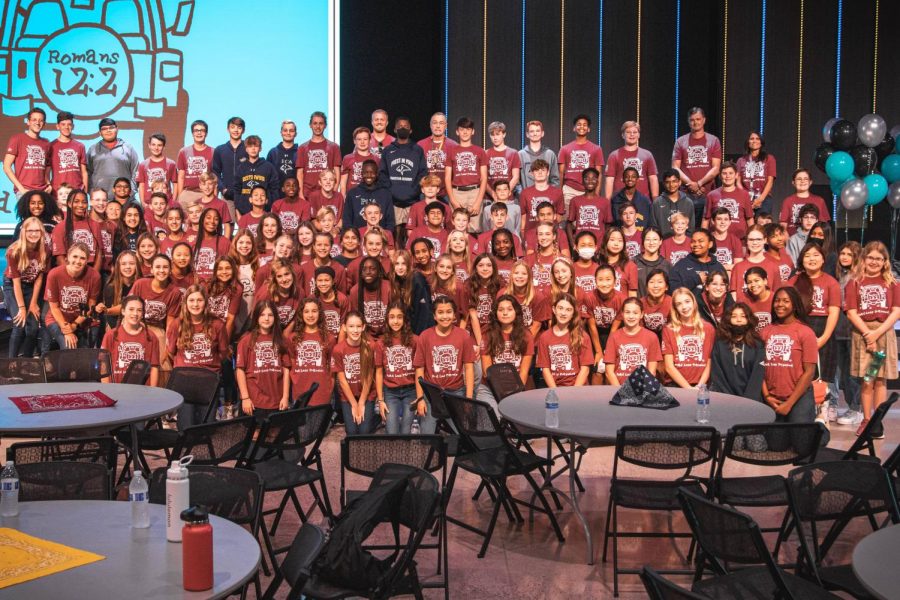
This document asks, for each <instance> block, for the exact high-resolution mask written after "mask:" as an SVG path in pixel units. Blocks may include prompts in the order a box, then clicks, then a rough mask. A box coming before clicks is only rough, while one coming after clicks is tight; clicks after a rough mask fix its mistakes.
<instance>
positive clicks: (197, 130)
mask: <svg viewBox="0 0 900 600" xmlns="http://www.w3.org/2000/svg"><path fill="white" fill-rule="evenodd" d="M191 131H193V132H194V133H206V130H205V129H192V130H191Z"/></svg>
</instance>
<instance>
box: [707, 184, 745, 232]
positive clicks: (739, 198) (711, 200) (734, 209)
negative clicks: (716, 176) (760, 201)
mask: <svg viewBox="0 0 900 600" xmlns="http://www.w3.org/2000/svg"><path fill="white" fill-rule="evenodd" d="M717 208H727V209H728V213H729V214H730V215H731V225H730V226H729V227H728V233H731V234H733V235H734V236H736V237H737V238H738V239H741V240H742V239H744V238H745V237H747V219H752V218H753V207H752V206H751V204H750V193H749V192H747V190H742V189H741V188H739V187H736V188H734V189H733V190H732V191H730V192H726V191H725V190H724V189H723V188H716V189H714V190H712V191H711V192H710V193H708V194H707V195H706V208H705V209H704V212H703V218H704V219H710V225H709V228H710V229H712V222H711V221H712V218H713V217H712V214H713V211H714V210H716V209H717Z"/></svg>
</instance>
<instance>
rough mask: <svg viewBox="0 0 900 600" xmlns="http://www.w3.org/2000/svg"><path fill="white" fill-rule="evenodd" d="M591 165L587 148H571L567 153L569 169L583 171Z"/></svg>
mask: <svg viewBox="0 0 900 600" xmlns="http://www.w3.org/2000/svg"><path fill="white" fill-rule="evenodd" d="M590 166H591V155H590V154H589V153H588V151H587V150H572V154H570V155H569V169H570V170H572V169H574V170H576V171H584V170H585V169H587V168H588V167H590Z"/></svg>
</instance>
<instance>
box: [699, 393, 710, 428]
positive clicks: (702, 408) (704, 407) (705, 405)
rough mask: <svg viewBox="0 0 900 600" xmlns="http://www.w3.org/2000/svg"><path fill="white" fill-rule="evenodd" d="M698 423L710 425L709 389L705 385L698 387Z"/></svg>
mask: <svg viewBox="0 0 900 600" xmlns="http://www.w3.org/2000/svg"><path fill="white" fill-rule="evenodd" d="M697 422H698V423H701V424H704V425H705V424H706V423H709V388H707V387H706V384H705V383H701V384H700V385H698V386H697Z"/></svg>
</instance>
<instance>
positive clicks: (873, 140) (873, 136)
mask: <svg viewBox="0 0 900 600" xmlns="http://www.w3.org/2000/svg"><path fill="white" fill-rule="evenodd" d="M886 133H887V123H885V122H884V119H882V118H881V116H880V115H863V116H862V118H860V120H859V125H858V126H857V128H856V135H857V136H858V137H859V141H860V142H862V144H863V145H865V146H868V147H869V148H874V147H875V146H877V145H878V144H880V143H881V142H882V140H884V136H885V134H886Z"/></svg>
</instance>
